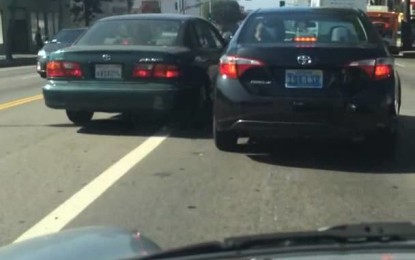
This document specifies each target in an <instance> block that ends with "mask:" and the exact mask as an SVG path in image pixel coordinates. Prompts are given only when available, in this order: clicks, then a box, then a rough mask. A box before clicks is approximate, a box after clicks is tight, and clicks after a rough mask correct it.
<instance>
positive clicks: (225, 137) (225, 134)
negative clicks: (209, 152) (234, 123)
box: [213, 123, 238, 152]
mask: <svg viewBox="0 0 415 260" xmlns="http://www.w3.org/2000/svg"><path fill="white" fill-rule="evenodd" d="M213 138H214V140H215V145H216V147H217V148H218V149H219V150H221V151H228V152H230V151H235V150H236V148H237V142H238V136H237V135H236V133H234V132H232V131H218V130H217V129H216V126H215V123H213Z"/></svg>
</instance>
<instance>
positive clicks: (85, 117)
mask: <svg viewBox="0 0 415 260" xmlns="http://www.w3.org/2000/svg"><path fill="white" fill-rule="evenodd" d="M66 115H67V116H68V118H69V120H71V122H73V123H74V124H75V125H79V126H82V125H85V124H87V123H89V122H90V121H91V119H92V116H93V115H94V112H90V111H73V110H66Z"/></svg>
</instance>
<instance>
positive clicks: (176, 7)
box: [174, 1, 179, 11]
mask: <svg viewBox="0 0 415 260" xmlns="http://www.w3.org/2000/svg"><path fill="white" fill-rule="evenodd" d="M174 10H176V11H177V10H179V3H177V1H176V2H174Z"/></svg>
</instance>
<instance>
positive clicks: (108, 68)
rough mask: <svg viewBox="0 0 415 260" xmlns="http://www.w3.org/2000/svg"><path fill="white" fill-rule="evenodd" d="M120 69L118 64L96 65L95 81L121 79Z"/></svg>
mask: <svg viewBox="0 0 415 260" xmlns="http://www.w3.org/2000/svg"><path fill="white" fill-rule="evenodd" d="M121 77H122V68H121V65H119V64H96V65H95V78H96V79H121Z"/></svg>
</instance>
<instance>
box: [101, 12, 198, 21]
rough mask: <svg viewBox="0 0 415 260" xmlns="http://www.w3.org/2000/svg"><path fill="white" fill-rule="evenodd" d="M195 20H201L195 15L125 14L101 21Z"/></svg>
mask: <svg viewBox="0 0 415 260" xmlns="http://www.w3.org/2000/svg"><path fill="white" fill-rule="evenodd" d="M193 18H200V17H198V16H194V15H185V14H160V13H156V14H124V15H115V16H110V17H105V18H102V19H100V21H112V20H127V19H168V20H177V21H184V20H189V19H193Z"/></svg>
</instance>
